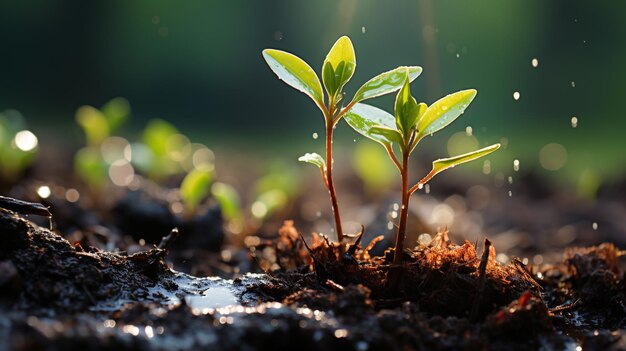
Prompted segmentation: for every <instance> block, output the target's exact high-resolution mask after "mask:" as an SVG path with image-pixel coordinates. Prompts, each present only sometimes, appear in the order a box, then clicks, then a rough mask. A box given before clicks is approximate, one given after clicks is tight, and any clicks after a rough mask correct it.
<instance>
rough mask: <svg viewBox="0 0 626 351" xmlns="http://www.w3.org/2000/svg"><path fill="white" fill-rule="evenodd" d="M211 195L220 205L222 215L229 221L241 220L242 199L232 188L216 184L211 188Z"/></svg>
mask: <svg viewBox="0 0 626 351" xmlns="http://www.w3.org/2000/svg"><path fill="white" fill-rule="evenodd" d="M211 194H212V195H213V197H214V198H215V200H216V201H217V203H218V204H219V205H220V208H221V209H222V215H224V218H226V219H227V220H241V219H243V215H242V213H241V198H240V197H239V193H237V190H235V188H233V187H232V186H230V185H228V184H224V183H215V184H213V185H212V186H211Z"/></svg>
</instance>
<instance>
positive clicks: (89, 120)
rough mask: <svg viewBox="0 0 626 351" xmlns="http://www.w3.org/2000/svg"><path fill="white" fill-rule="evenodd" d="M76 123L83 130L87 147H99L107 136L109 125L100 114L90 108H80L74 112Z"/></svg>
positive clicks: (98, 111)
mask: <svg viewBox="0 0 626 351" xmlns="http://www.w3.org/2000/svg"><path fill="white" fill-rule="evenodd" d="M76 122H78V125H80V126H81V127H82V128H83V131H84V132H85V137H86V138H87V145H91V146H95V145H100V143H102V141H103V140H104V139H106V138H107V137H108V136H109V132H110V131H109V123H108V121H107V119H106V117H105V116H104V114H102V112H100V110H98V109H96V108H94V107H92V106H81V107H79V108H78V110H77V111H76Z"/></svg>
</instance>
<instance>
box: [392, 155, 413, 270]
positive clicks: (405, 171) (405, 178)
mask: <svg viewBox="0 0 626 351" xmlns="http://www.w3.org/2000/svg"><path fill="white" fill-rule="evenodd" d="M400 174H401V177H402V208H401V209H400V223H399V224H398V234H397V235H396V247H395V251H394V255H393V264H394V265H399V264H401V263H402V253H403V251H404V237H405V234H406V223H407V220H408V217H409V199H410V197H411V194H410V193H409V150H407V149H406V148H405V149H403V150H402V169H401V171H400Z"/></svg>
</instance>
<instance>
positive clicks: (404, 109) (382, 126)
mask: <svg viewBox="0 0 626 351" xmlns="http://www.w3.org/2000/svg"><path fill="white" fill-rule="evenodd" d="M263 57H264V58H265V61H266V62H267V64H268V65H269V67H270V68H271V69H272V71H274V73H275V74H276V75H277V76H278V78H280V79H281V80H283V81H284V82H285V83H287V84H288V85H290V86H291V87H293V88H295V89H297V90H299V91H301V92H303V93H305V94H306V95H308V96H309V97H310V98H311V99H313V101H314V102H315V103H316V105H317V106H318V107H319V108H320V109H321V110H322V111H323V112H324V111H325V110H326V108H325V104H324V93H323V90H322V84H321V82H320V80H319V78H318V76H317V75H316V74H315V71H313V69H312V68H311V66H309V65H308V64H307V63H306V62H304V61H303V60H302V59H300V58H299V57H297V56H295V55H293V54H290V53H288V52H285V51H280V50H274V49H266V50H264V51H263ZM355 68H356V57H355V54H354V48H353V46H352V42H351V41H350V39H349V38H348V37H346V36H343V37H341V38H339V40H337V42H336V43H335V44H334V45H333V47H332V48H331V50H330V52H329V53H328V55H327V56H326V59H325V60H324V64H323V66H322V80H323V82H324V87H325V88H326V93H327V94H328V100H329V104H330V103H336V101H337V100H336V98H337V95H338V94H339V93H340V92H341V91H342V89H343V87H344V86H345V84H346V83H347V82H348V81H349V80H350V79H351V78H352V75H353V74H354V70H355ZM421 73H422V68H421V67H419V66H409V67H406V66H402V67H398V68H396V69H393V70H391V71H388V72H384V73H381V74H379V75H378V76H376V77H374V78H372V79H370V80H369V81H367V82H366V83H365V84H363V85H362V86H361V87H360V88H359V89H358V90H357V92H356V93H355V94H354V97H353V98H352V101H351V102H350V103H349V104H348V105H352V108H351V109H350V110H349V111H348V112H347V113H346V114H345V115H344V118H345V120H346V122H347V123H348V124H349V125H350V126H351V127H352V128H353V129H354V130H355V131H357V132H358V133H360V134H362V135H363V136H365V137H367V138H369V139H372V140H374V141H376V142H378V143H381V144H382V145H383V146H385V147H387V146H388V145H391V144H392V143H398V144H400V145H402V144H403V143H406V142H407V140H408V138H409V137H410V135H411V134H412V133H413V132H414V131H415V133H416V135H415V137H414V144H413V146H414V145H416V144H417V142H419V140H421V139H422V138H423V137H425V136H427V135H431V134H433V133H434V132H436V131H439V130H441V129H442V128H444V127H445V126H447V125H448V124H450V123H451V122H452V121H454V120H455V119H456V118H458V117H459V116H460V115H461V114H462V113H463V112H464V111H465V109H466V108H467V106H468V105H469V104H470V103H471V101H472V100H473V99H474V97H475V96H476V90H463V91H460V92H457V93H454V94H450V95H448V96H446V97H444V98H442V99H440V100H438V101H437V102H435V103H434V104H432V105H431V106H430V107H428V106H427V105H426V104H424V103H421V104H417V102H416V100H415V99H414V98H413V97H412V96H411V94H410V88H409V83H410V82H411V81H413V80H415V78H417V77H418V76H419V75H420V74H421ZM398 90H400V93H399V94H398V96H397V98H396V104H395V111H396V117H395V118H394V116H392V115H390V114H389V113H387V112H385V111H383V110H381V109H379V108H376V107H373V106H370V105H367V104H363V103H361V101H364V100H367V99H371V98H374V97H378V96H381V95H385V94H389V93H392V92H395V91H398ZM325 115H326V114H325ZM499 147H500V145H499V144H495V145H492V146H489V147H486V148H483V149H480V150H476V151H474V152H470V153H467V154H464V155H459V156H455V157H451V158H446V159H439V160H436V161H434V162H433V171H434V173H435V174H436V173H439V172H441V171H443V170H445V169H447V168H450V167H454V166H455V165H458V164H461V163H464V162H468V161H471V160H474V159H477V158H480V157H482V156H485V155H487V154H489V153H491V152H493V151H495V150H496V149H498V148H499ZM299 160H300V161H303V162H308V163H312V164H314V165H316V166H318V167H319V168H320V169H322V171H323V170H324V168H325V167H326V164H325V162H324V159H323V158H322V157H321V156H320V155H318V154H315V153H307V154H306V155H304V156H302V157H300V159H299ZM431 173H432V172H431Z"/></svg>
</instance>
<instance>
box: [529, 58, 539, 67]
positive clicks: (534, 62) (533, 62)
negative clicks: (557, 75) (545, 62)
mask: <svg viewBox="0 0 626 351" xmlns="http://www.w3.org/2000/svg"><path fill="white" fill-rule="evenodd" d="M530 64H531V65H532V66H533V67H535V68H537V67H538V66H539V60H537V58H533V59H532V60H531V61H530Z"/></svg>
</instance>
